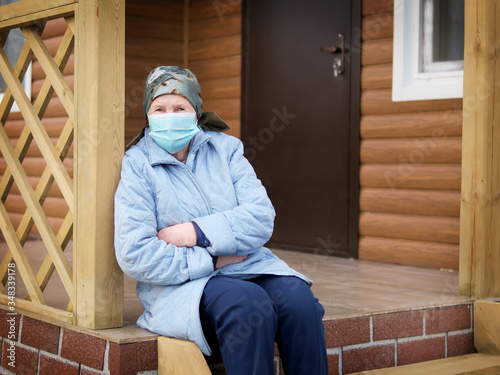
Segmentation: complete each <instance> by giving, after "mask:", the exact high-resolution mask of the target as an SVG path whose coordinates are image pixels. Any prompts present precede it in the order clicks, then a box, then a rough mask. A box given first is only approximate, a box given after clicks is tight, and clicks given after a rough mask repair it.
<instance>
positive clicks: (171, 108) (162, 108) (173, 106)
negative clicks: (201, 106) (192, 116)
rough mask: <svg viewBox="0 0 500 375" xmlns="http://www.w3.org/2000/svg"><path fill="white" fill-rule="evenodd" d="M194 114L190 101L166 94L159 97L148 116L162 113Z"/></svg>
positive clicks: (150, 108) (152, 104) (153, 103)
mask: <svg viewBox="0 0 500 375" xmlns="http://www.w3.org/2000/svg"><path fill="white" fill-rule="evenodd" d="M183 112H184V113H186V112H187V113H193V112H195V110H194V108H193V106H192V105H191V103H189V101H188V100H187V99H186V98H185V97H183V96H180V95H173V94H166V95H161V96H159V97H157V98H156V99H155V100H153V102H152V103H151V107H149V111H148V115H157V114H160V113H183Z"/></svg>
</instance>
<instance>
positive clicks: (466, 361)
mask: <svg viewBox="0 0 500 375" xmlns="http://www.w3.org/2000/svg"><path fill="white" fill-rule="evenodd" d="M399 374H405V375H421V374H439V375H465V374H468V375H472V374H473V375H496V374H500V355H493V354H484V353H475V354H468V355H463V356H459V357H452V358H443V359H436V360H434V361H428V362H421V363H415V364H412V365H406V366H398V367H392V368H384V369H379V370H370V371H361V372H356V373H353V374H352V375H399Z"/></svg>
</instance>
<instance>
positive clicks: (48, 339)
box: [21, 316, 61, 354]
mask: <svg viewBox="0 0 500 375" xmlns="http://www.w3.org/2000/svg"><path fill="white" fill-rule="evenodd" d="M60 332H61V329H60V328H59V327H58V326H55V325H53V324H50V323H45V322H42V321H40V320H36V319H32V318H30V317H27V316H25V317H23V326H22V332H21V342H22V343H23V344H25V345H27V346H31V347H32V348H36V349H40V350H44V351H46V352H49V353H53V354H57V352H58V350H59V337H60Z"/></svg>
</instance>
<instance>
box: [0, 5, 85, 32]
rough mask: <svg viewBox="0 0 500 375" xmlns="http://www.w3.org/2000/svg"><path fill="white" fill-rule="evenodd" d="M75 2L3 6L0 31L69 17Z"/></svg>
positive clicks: (0, 15)
mask: <svg viewBox="0 0 500 375" xmlns="http://www.w3.org/2000/svg"><path fill="white" fill-rule="evenodd" d="M77 2H78V0H44V1H39V0H23V1H20V2H17V3H13V4H8V5H3V6H2V11H1V12H0V29H13V28H16V27H21V26H27V25H32V24H39V23H40V22H46V21H48V20H51V19H54V18H59V17H64V16H71V15H72V14H73V13H74V11H75V3H77Z"/></svg>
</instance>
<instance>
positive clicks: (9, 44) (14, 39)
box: [0, 0, 31, 112]
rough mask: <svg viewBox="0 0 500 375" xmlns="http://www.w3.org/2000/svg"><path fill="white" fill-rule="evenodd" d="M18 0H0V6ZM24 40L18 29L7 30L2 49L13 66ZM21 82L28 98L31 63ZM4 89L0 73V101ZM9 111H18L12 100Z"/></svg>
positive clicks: (5, 87) (4, 83)
mask: <svg viewBox="0 0 500 375" xmlns="http://www.w3.org/2000/svg"><path fill="white" fill-rule="evenodd" d="M18 1H20V0H0V6H2V5H7V4H12V3H16V2H18ZM24 41H25V38H24V36H23V33H22V32H21V30H20V29H12V30H10V31H9V35H8V37H7V40H6V42H5V44H4V46H3V49H4V51H5V53H6V54H7V57H8V58H9V61H10V63H11V64H12V66H13V67H14V66H15V65H16V63H17V60H18V58H19V54H20V53H21V50H22V48H23V45H24ZM22 83H23V87H24V91H25V92H26V94H27V95H28V98H31V64H30V65H29V66H28V69H27V71H26V74H25V75H24V79H23V82H22ZM6 89H7V84H6V82H5V80H4V79H3V77H2V75H1V74H0V101H1V100H2V99H3V95H4V93H5V90H6ZM11 112H19V107H18V106H17V104H16V102H14V104H13V105H12V108H11Z"/></svg>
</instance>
